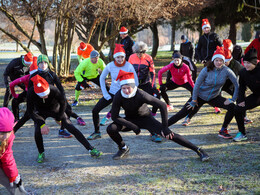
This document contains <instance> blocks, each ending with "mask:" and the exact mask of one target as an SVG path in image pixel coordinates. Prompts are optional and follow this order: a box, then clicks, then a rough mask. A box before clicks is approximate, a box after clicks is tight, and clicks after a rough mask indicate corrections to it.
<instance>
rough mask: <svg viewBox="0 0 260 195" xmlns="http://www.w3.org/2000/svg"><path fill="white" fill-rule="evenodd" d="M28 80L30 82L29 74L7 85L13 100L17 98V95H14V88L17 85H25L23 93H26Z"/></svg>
mask: <svg viewBox="0 0 260 195" xmlns="http://www.w3.org/2000/svg"><path fill="white" fill-rule="evenodd" d="M29 80H30V74H27V75H25V76H23V77H21V78H18V79H15V80H14V81H12V82H11V83H10V84H9V86H10V91H11V93H12V96H13V97H14V98H18V96H19V94H16V93H15V90H14V87H15V86H16V85H19V84H21V83H23V84H24V85H25V91H27V90H28V84H29Z"/></svg>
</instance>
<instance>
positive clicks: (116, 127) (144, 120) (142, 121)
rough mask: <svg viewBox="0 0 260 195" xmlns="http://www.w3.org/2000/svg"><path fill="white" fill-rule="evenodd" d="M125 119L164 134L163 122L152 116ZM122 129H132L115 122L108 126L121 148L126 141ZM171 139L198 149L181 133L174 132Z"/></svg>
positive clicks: (195, 149) (109, 131) (124, 130)
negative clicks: (121, 133) (122, 135)
mask: <svg viewBox="0 0 260 195" xmlns="http://www.w3.org/2000/svg"><path fill="white" fill-rule="evenodd" d="M125 119H126V120H128V121H131V122H132V123H134V124H135V125H137V126H138V127H140V128H141V129H147V130H148V131H149V132H150V133H152V134H153V133H156V134H159V135H162V134H161V131H162V129H163V126H162V124H161V123H160V122H159V121H157V120H156V119H155V118H154V117H152V116H148V117H139V118H134V119H132V118H131V119H130V118H125ZM168 130H169V129H168ZM120 131H122V132H126V131H131V129H129V128H126V127H125V126H122V125H120V124H117V123H115V122H113V123H111V124H110V125H109V126H108V127H107V133H108V135H109V136H110V137H111V139H112V140H113V141H114V142H116V144H117V145H118V147H119V148H122V147H124V146H125V142H124V141H123V139H122V137H121V135H120V134H119V132H120ZM169 131H170V130H169ZM171 140H172V141H174V142H176V143H178V144H180V145H182V146H184V147H186V148H189V149H191V150H193V151H195V152H197V149H198V147H197V146H195V145H194V144H192V143H191V142H189V141H188V140H186V139H185V138H184V137H182V136H181V135H179V134H177V133H174V136H173V138H172V139H171Z"/></svg>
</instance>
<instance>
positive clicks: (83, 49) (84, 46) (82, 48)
mask: <svg viewBox="0 0 260 195" xmlns="http://www.w3.org/2000/svg"><path fill="white" fill-rule="evenodd" d="M87 47H88V46H87V44H86V43H84V42H81V43H80V45H79V49H80V50H82V51H85V50H86V49H87Z"/></svg>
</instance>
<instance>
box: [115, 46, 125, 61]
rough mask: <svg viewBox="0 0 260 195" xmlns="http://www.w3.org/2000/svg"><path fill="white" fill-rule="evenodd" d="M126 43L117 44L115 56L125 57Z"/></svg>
mask: <svg viewBox="0 0 260 195" xmlns="http://www.w3.org/2000/svg"><path fill="white" fill-rule="evenodd" d="M123 47H124V45H122V44H116V47H115V50H114V55H113V57H114V58H116V57H118V56H124V57H125V49H124V48H123Z"/></svg>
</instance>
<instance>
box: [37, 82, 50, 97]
mask: <svg viewBox="0 0 260 195" xmlns="http://www.w3.org/2000/svg"><path fill="white" fill-rule="evenodd" d="M39 84H40V83H38V84H37V86H38V85H39ZM40 85H41V84H40ZM38 87H39V86H38ZM49 93H50V88H49V87H48V89H47V90H46V91H44V92H41V93H37V95H38V96H40V97H44V96H46V95H49Z"/></svg>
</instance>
